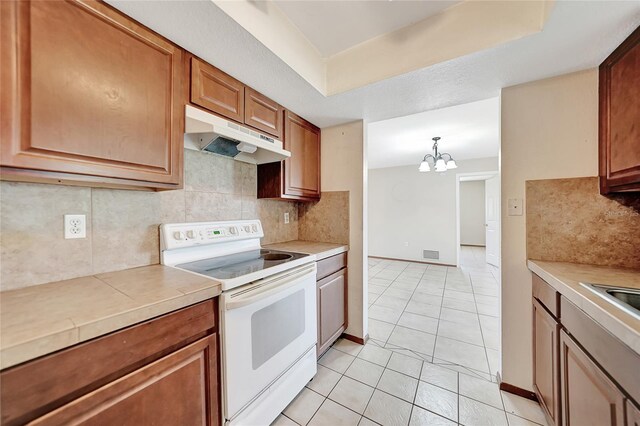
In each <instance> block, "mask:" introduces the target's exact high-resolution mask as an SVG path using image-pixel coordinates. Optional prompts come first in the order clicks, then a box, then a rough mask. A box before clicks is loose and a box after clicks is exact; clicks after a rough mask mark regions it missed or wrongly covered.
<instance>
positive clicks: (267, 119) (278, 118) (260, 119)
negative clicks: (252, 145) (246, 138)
mask: <svg viewBox="0 0 640 426" xmlns="http://www.w3.org/2000/svg"><path fill="white" fill-rule="evenodd" d="M244 105H245V109H244V122H245V124H248V125H249V126H252V127H255V128H256V129H258V130H262V131H263V132H266V133H269V134H271V135H273V136H275V137H277V138H278V139H282V126H283V125H284V123H283V115H284V110H283V108H282V107H281V106H280V105H278V104H277V103H275V102H273V101H272V100H271V99H269V98H267V97H266V96H263V95H261V94H260V93H258V92H256V91H255V90H253V89H252V88H250V87H247V88H245V92H244Z"/></svg>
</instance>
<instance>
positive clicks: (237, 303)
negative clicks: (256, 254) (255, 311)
mask: <svg viewBox="0 0 640 426" xmlns="http://www.w3.org/2000/svg"><path fill="white" fill-rule="evenodd" d="M311 274H313V276H314V277H315V264H314V267H313V268H305V269H304V270H302V271H299V272H297V273H292V274H290V275H286V276H284V277H281V278H279V279H276V280H275V281H274V282H272V283H269V284H265V285H264V286H262V287H260V288H259V289H256V290H254V292H249V293H248V294H251V295H248V294H238V295H236V296H232V298H233V297H237V300H229V301H228V302H226V303H225V309H226V310H227V311H230V310H232V309H237V308H241V307H243V306H247V305H250V304H252V303H255V302H257V301H259V300H262V299H265V298H267V297H269V296H271V295H273V294H276V293H278V292H280V291H283V290H286V289H287V288H289V287H293V286H294V285H296V284H298V283H299V279H300V278H301V277H304V276H305V275H311Z"/></svg>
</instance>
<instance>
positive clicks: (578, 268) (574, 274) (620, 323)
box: [528, 260, 640, 354]
mask: <svg viewBox="0 0 640 426" xmlns="http://www.w3.org/2000/svg"><path fill="white" fill-rule="evenodd" d="M528 266H529V269H530V270H531V271H532V272H534V273H535V274H537V275H538V276H540V278H542V279H543V280H545V281H546V282H547V283H549V284H550V285H551V286H552V287H553V288H555V289H556V290H557V291H558V292H559V293H560V294H562V295H563V296H564V297H566V298H567V299H568V300H569V301H571V302H572V303H573V304H574V305H576V306H577V307H579V308H580V309H582V310H583V311H584V312H585V313H587V315H589V316H590V317H591V318H593V319H594V320H595V321H596V322H598V323H599V324H600V325H601V326H602V327H604V328H605V329H606V330H608V331H609V332H610V333H611V334H613V335H614V336H616V337H617V338H618V339H620V340H621V341H622V342H624V343H625V344H626V345H627V346H629V347H630V348H631V349H633V350H634V351H636V352H637V353H638V354H640V320H638V319H636V318H634V317H633V316H631V315H630V314H629V313H627V312H624V311H623V310H621V309H620V308H618V307H616V306H615V305H613V304H612V303H610V302H608V301H606V300H604V299H603V298H602V297H600V296H598V295H596V294H594V293H593V292H591V291H590V290H588V289H586V288H584V287H583V286H582V285H580V282H586V283H592V284H605V285H613V286H620V287H630V288H636V289H640V270H638V269H624V268H612V267H606V266H591V265H581V264H577V263H565V262H546V261H540V260H529V262H528ZM560 315H561V316H562V313H560Z"/></svg>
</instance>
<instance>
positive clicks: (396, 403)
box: [364, 389, 411, 426]
mask: <svg viewBox="0 0 640 426" xmlns="http://www.w3.org/2000/svg"><path fill="white" fill-rule="evenodd" d="M364 415H365V417H368V418H370V419H371V420H373V421H374V422H376V423H379V424H381V425H384V426H405V425H407V424H408V423H409V418H410V416H411V404H409V403H408V402H407V401H403V400H401V399H400V398H396V397H395V396H393V395H389V394H387V393H384V392H382V391H379V390H377V389H376V391H375V392H374V393H373V396H372V397H371V400H370V401H369V405H368V406H367V409H366V410H365V412H364Z"/></svg>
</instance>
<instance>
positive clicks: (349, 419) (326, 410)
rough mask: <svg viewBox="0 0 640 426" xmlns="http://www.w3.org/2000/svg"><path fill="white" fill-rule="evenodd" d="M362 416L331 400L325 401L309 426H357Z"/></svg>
mask: <svg viewBox="0 0 640 426" xmlns="http://www.w3.org/2000/svg"><path fill="white" fill-rule="evenodd" d="M359 422H360V415H359V414H358V413H355V412H353V411H351V410H349V409H348V408H345V407H343V406H342V405H340V404H336V403H335V402H333V401H332V400H330V399H325V401H324V402H323V403H322V406H321V407H320V409H319V410H318V411H317V412H316V414H315V415H314V416H313V418H312V419H311V422H309V426H328V425H332V426H333V425H335V426H357V424H358V423H359Z"/></svg>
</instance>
